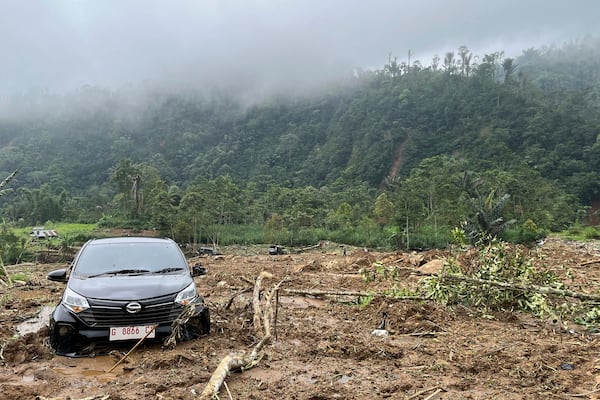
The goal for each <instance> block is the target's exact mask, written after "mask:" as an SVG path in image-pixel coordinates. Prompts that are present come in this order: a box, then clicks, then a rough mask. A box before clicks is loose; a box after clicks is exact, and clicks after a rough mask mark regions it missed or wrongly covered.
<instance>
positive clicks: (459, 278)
mask: <svg viewBox="0 0 600 400" xmlns="http://www.w3.org/2000/svg"><path fill="white" fill-rule="evenodd" d="M440 278H441V279H442V280H448V281H455V282H468V283H475V284H478V285H490V286H496V287H500V288H503V289H513V290H521V291H524V292H536V293H541V294H554V295H558V296H563V297H573V298H575V299H579V300H587V301H593V302H600V296H594V295H591V294H586V293H578V292H574V291H572V290H563V289H556V288H552V287H548V286H538V285H521V284H518V283H508V282H500V281H490V280H487V279H477V278H469V277H467V276H463V275H450V274H445V275H440Z"/></svg>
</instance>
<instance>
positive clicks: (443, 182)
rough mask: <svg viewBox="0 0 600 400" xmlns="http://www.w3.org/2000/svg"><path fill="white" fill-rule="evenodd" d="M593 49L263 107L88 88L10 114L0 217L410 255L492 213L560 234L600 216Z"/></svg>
mask: <svg viewBox="0 0 600 400" xmlns="http://www.w3.org/2000/svg"><path fill="white" fill-rule="evenodd" d="M599 44H600V42H599V40H597V39H592V38H590V39H586V40H583V41H581V42H577V43H569V44H565V45H563V46H561V47H548V48H542V49H528V50H526V51H524V52H523V54H522V56H520V57H518V58H516V59H512V58H505V57H504V56H503V54H502V53H493V54H486V55H483V56H481V57H480V56H478V55H474V54H472V53H471V52H470V51H469V50H468V48H466V47H465V46H461V47H460V48H459V49H458V50H457V51H456V52H448V53H447V54H445V55H444V57H443V59H440V58H439V57H437V56H436V57H435V58H434V60H432V62H431V64H430V65H429V66H424V65H423V64H422V63H420V62H419V61H416V62H413V63H411V64H410V65H409V64H408V63H405V62H401V61H398V59H397V58H393V57H390V58H389V60H388V62H387V63H386V64H385V65H384V66H383V68H381V69H379V70H373V71H357V72H356V73H355V74H354V75H353V76H352V77H351V78H349V79H346V80H345V81H344V82H343V83H337V84H334V85H331V86H328V87H325V88H323V89H322V91H320V92H318V93H313V94H312V95H310V96H309V95H304V96H302V97H285V96H279V97H277V98H271V99H270V100H268V101H263V102H260V103H256V104H252V105H242V104H240V102H238V101H236V99H235V97H234V96H232V95H231V94H223V93H218V92H215V91H210V92H206V93H198V92H193V91H187V92H181V91H180V92H177V93H173V92H165V91H158V90H156V91H139V90H134V89H133V88H130V89H123V90H120V91H108V90H104V89H99V88H93V87H84V88H81V90H79V91H78V92H77V93H74V94H70V95H62V96H58V95H53V94H48V93H29V94H23V95H20V96H15V97H12V98H4V99H0V105H3V107H2V110H3V111H1V112H0V173H1V174H3V175H4V176H7V175H9V174H10V173H11V172H12V171H14V170H18V174H17V175H16V177H15V179H14V181H13V183H12V184H13V186H15V188H16V190H15V191H14V192H13V193H12V194H11V195H7V196H4V197H3V198H2V199H1V201H2V202H1V203H0V206H1V207H2V210H3V215H4V216H5V218H7V219H8V220H14V221H21V223H26V224H34V223H43V222H45V221H47V220H61V219H72V220H85V221H95V220H97V219H99V218H102V217H104V218H107V216H110V217H111V218H114V217H115V216H119V215H120V216H121V217H122V218H125V217H126V218H130V219H137V220H140V221H145V223H146V224H149V225H153V226H159V227H160V228H161V229H166V230H167V231H168V230H169V229H170V230H171V232H170V233H174V229H175V228H174V227H175V226H176V225H177V224H178V223H179V224H180V225H183V222H182V221H185V220H187V221H188V222H189V221H190V219H189V218H190V216H191V215H196V217H197V218H200V217H198V215H200V214H203V216H202V218H200V219H197V218H196V217H195V218H196V219H197V220H196V219H195V221H196V222H194V224H193V225H194V226H197V227H196V228H193V229H191V230H189V229H188V231H189V232H187V231H186V232H187V233H186V234H187V235H188V237H189V235H192V236H194V237H196V235H200V236H202V235H203V234H202V233H199V229H200V226H201V225H203V224H204V225H209V224H230V223H256V224H261V225H264V226H266V227H269V226H271V227H273V226H275V227H276V226H282V227H286V228H287V229H291V230H293V229H297V230H299V229H301V228H302V227H305V226H313V227H314V226H317V227H318V226H322V227H324V228H328V229H332V230H335V229H358V228H357V227H359V226H360V227H362V228H360V229H362V230H365V229H366V230H371V229H373V230H382V229H383V230H385V229H386V227H387V228H390V226H393V227H394V229H392V231H393V232H395V233H394V234H395V235H396V240H397V241H398V242H400V241H403V243H405V244H407V243H408V239H407V237H408V236H409V232H424V231H426V230H428V229H433V231H435V232H434V233H435V235H437V231H438V227H445V228H444V229H445V231H444V232H446V233H447V232H448V231H449V229H451V228H452V227H457V226H463V227H466V226H467V225H468V224H469V223H471V224H475V225H478V226H479V228H481V226H482V225H483V226H485V222H486V221H485V219H486V218H488V219H490V218H492V217H493V214H494V213H497V214H498V215H497V217H498V218H500V217H502V220H503V221H505V222H506V221H509V220H514V221H515V225H514V226H520V227H523V226H524V224H525V223H526V222H530V224H529V225H528V226H529V227H530V228H531V226H532V225H531V224H533V226H535V227H536V229H559V228H561V227H564V226H565V225H566V224H569V223H572V222H574V221H575V220H576V218H577V217H578V216H580V211H581V210H582V209H583V208H584V207H585V206H589V205H591V204H592V203H593V202H594V201H598V199H600V172H599V171H600V51H599V50H598V49H600V46H599ZM135 176H139V179H138V181H137V182H138V183H137V185H138V187H137V189H136V187H135V185H136V184H135V183H134V182H135V179H133V178H132V177H135ZM133 192H136V193H133ZM134 194H135V196H134ZM382 195H385V197H384V198H382V197H381V196H382ZM136 196H137V198H136ZM217 199H219V201H217ZM203 207H204V208H203ZM207 208H211V209H210V210H209V211H203V210H206V209H207ZM185 210H187V211H185ZM186 213H187V214H186ZM184 214H186V215H187V216H186V217H185V218H184V217H183V216H182V215H184ZM204 214H205V215H204ZM169 215H171V216H170V217H169ZM177 215H179V216H177ZM279 218H280V219H281V221H280V222H278V219H279ZM478 218H479V223H477V219H478ZM498 218H494V220H497V219H498ZM167 220H168V221H167ZM169 221H170V222H169ZM469 221H470V222H469ZM487 222H489V223H491V222H493V220H490V221H487ZM278 223H279V225H278ZM157 224H158V225H157ZM269 224H271V225H269ZM461 224H462V225H461ZM188 225H189V224H188ZM290 227H291V228H290ZM167 228H168V229H167ZM488 228H489V226H488ZM181 229H183V228H181ZM440 229H441V228H440Z"/></svg>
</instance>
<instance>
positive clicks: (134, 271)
mask: <svg viewBox="0 0 600 400" xmlns="http://www.w3.org/2000/svg"><path fill="white" fill-rule="evenodd" d="M146 272H150V271H148V270H147V269H132V268H128V269H117V270H114V271H106V272H102V273H100V274H94V275H89V276H88V278H96V277H97V276H104V275H129V274H143V273H146Z"/></svg>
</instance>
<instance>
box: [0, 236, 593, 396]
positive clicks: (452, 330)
mask: <svg viewBox="0 0 600 400" xmlns="http://www.w3.org/2000/svg"><path fill="white" fill-rule="evenodd" d="M267 250H268V249H267V246H263V247H260V248H242V247H238V248H233V247H232V248H226V249H221V251H222V252H223V255H219V256H202V257H195V258H190V264H191V265H194V264H198V263H201V264H202V265H203V266H204V267H205V268H206V271H207V274H206V275H203V276H199V277H197V278H196V283H197V286H198V289H199V292H200V293H201V294H202V295H203V296H204V297H205V300H206V302H207V303H208V305H209V307H210V311H211V322H212V329H211V333H210V334H209V335H207V336H203V337H200V338H198V339H194V340H191V341H187V342H183V343H180V344H178V345H177V346H176V347H175V348H174V349H165V348H162V347H161V344H160V343H154V344H152V343H149V344H142V345H141V346H140V347H138V348H137V349H136V350H135V351H133V352H132V353H131V355H130V356H129V357H128V358H127V359H126V360H125V362H123V363H122V364H120V365H119V366H117V367H116V368H114V369H113V370H112V371H110V372H109V370H111V368H112V367H113V366H114V364H115V363H116V362H117V361H118V360H119V359H120V358H121V357H122V356H123V354H124V353H126V352H127V351H128V350H130V349H131V347H132V346H133V343H127V344H126V345H125V346H118V347H117V346H115V347H114V348H113V349H110V351H109V352H104V353H98V354H94V355H93V356H92V355H90V356H89V357H80V358H70V357H64V356H58V355H55V354H54V353H53V352H52V350H51V348H50V347H49V346H48V344H47V334H48V329H47V326H46V323H45V322H44V318H43V316H44V315H47V314H48V311H49V310H51V309H52V307H53V306H54V305H56V304H57V302H58V300H59V299H60V297H61V294H62V290H63V288H64V285H62V284H60V283H57V282H51V281H49V280H47V279H46V278H45V275H46V274H47V273H48V272H49V271H51V270H54V269H57V268H60V267H64V265H61V264H37V265H35V264H20V265H14V266H7V267H6V269H7V271H8V273H9V274H10V275H14V274H19V276H22V277H27V278H26V279H24V280H23V281H20V282H16V283H15V284H14V285H12V286H11V287H7V286H4V285H2V286H0V321H1V325H0V344H1V345H2V349H1V353H0V356H1V358H0V361H1V367H0V391H1V395H0V397H1V398H3V399H35V398H37V399H84V398H86V399H90V398H91V399H113V400H119V399H120V400H126V399H127V400H129V399H131V400H133V399H135V400H138V399H147V398H152V399H194V398H197V397H198V396H199V394H200V393H201V392H202V390H203V388H204V387H205V386H206V383H207V382H208V380H209V378H210V376H211V374H212V372H213V371H214V370H215V368H216V367H217V365H218V364H219V362H220V361H221V360H222V359H223V357H225V356H226V355H227V354H229V353H231V352H233V351H240V350H245V351H251V349H252V348H253V346H254V345H255V344H256V343H257V341H258V339H259V338H257V337H256V336H255V333H254V330H253V327H252V325H253V322H252V316H253V312H252V289H253V282H254V280H255V279H256V277H257V276H258V275H259V274H260V272H261V271H268V272H270V273H271V274H272V275H273V277H272V278H271V279H267V280H265V281H264V282H263V287H264V288H265V289H269V288H271V287H273V286H274V285H275V284H277V283H279V282H280V281H282V280H285V281H284V282H283V283H282V285H281V290H280V291H279V297H278V301H277V307H276V312H277V313H276V319H275V321H274V324H273V328H272V329H273V334H274V338H273V341H272V342H270V343H268V344H267V345H266V346H265V347H264V349H263V356H262V358H260V360H259V362H258V363H257V364H256V365H255V366H254V367H252V368H250V369H247V370H244V371H242V372H240V371H237V372H232V373H231V374H230V375H229V376H228V377H227V378H226V380H225V383H226V385H224V386H223V387H222V389H221V392H220V395H219V397H220V398H221V399H225V398H234V399H311V400H320V399H385V398H390V399H406V400H408V399H411V400H414V399H492V398H496V399H547V398H557V399H598V398H600V337H599V335H598V333H596V332H595V331H593V330H592V331H590V330H588V329H586V328H585V327H583V326H580V325H576V324H574V323H572V322H569V321H555V320H544V319H539V318H536V317H534V316H532V315H530V314H527V313H521V312H501V313H495V314H494V315H493V316H482V315H481V313H478V312H476V311H474V310H470V309H467V308H465V307H460V306H455V307H444V306H441V305H438V304H436V303H434V302H431V301H416V300H394V299H390V298H381V297H379V298H378V297H376V298H374V299H365V298H364V297H363V298H357V297H356V296H353V295H343V293H346V292H377V293H381V292H383V291H384V290H386V289H391V288H392V286H393V285H394V282H395V283H396V285H397V286H399V289H402V288H407V289H413V290H414V288H416V287H417V284H418V281H419V280H420V279H422V278H423V276H422V273H423V272H424V271H425V270H428V268H432V266H433V268H434V269H435V266H436V264H435V263H433V264H432V263H430V264H426V263H427V262H429V261H432V260H436V259H441V258H443V257H444V256H446V255H447V254H446V253H445V252H443V251H425V252H421V253H410V254H409V253H402V252H395V253H378V252H374V251H366V250H364V249H356V248H350V247H347V248H346V250H347V255H346V256H344V255H343V248H342V247H340V246H337V245H334V244H327V243H324V244H323V246H321V247H319V248H316V249H312V250H310V251H304V252H300V253H290V254H284V255H275V256H270V255H268V252H267ZM529 251H530V252H531V256H533V257H535V260H536V261H535V262H536V265H537V266H538V267H539V268H546V269H548V270H552V271H553V272H554V273H556V274H558V275H559V276H561V278H562V279H563V281H564V282H565V284H566V288H567V289H570V290H574V291H577V292H582V293H588V294H598V286H599V285H600V262H599V261H598V260H599V259H600V242H586V243H575V242H566V241H563V240H559V239H549V240H547V241H546V242H545V243H544V244H543V245H541V246H537V247H535V248H533V249H530V250H529ZM594 260H596V261H595V262H590V261H594ZM378 261H380V262H383V264H384V265H394V266H399V267H402V268H401V269H399V271H401V272H400V276H397V277H396V278H397V279H396V280H395V281H394V280H393V279H392V278H388V279H376V280H375V281H370V282H367V281H365V280H364V279H363V276H362V275H361V273H360V272H361V270H364V269H369V268H373V265H374V263H376V262H378ZM286 290H288V291H286ZM290 290H293V291H294V292H290ZM319 290H320V291H323V292H329V293H334V294H329V295H322V294H321V295H308V294H305V293H299V292H309V291H313V293H314V292H315V291H319ZM335 293H338V294H335ZM384 312H385V313H387V324H386V328H387V329H386V330H387V335H383V336H379V335H376V334H374V332H373V331H374V330H375V329H376V328H378V325H379V324H380V322H381V321H382V318H383V313H384ZM36 318H38V319H36Z"/></svg>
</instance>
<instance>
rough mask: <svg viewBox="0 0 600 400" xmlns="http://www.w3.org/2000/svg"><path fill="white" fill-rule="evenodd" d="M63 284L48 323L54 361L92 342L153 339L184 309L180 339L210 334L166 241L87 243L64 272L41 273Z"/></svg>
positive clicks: (182, 264) (188, 276)
mask: <svg viewBox="0 0 600 400" xmlns="http://www.w3.org/2000/svg"><path fill="white" fill-rule="evenodd" d="M48 279H50V280H53V281H60V282H66V284H67V285H66V288H65V291H64V294H63V297H62V299H61V301H60V304H59V305H58V306H57V307H56V309H55V310H54V312H53V313H52V315H51V318H50V343H51V345H52V347H53V348H54V350H55V351H56V352H57V353H59V354H68V353H73V352H78V351H80V350H81V349H82V348H84V347H86V346H87V345H89V344H90V343H91V342H120V341H128V340H139V339H140V338H142V337H146V338H147V339H149V340H152V339H154V340H159V339H161V338H164V337H166V336H168V335H169V334H170V333H171V331H172V323H173V321H174V320H176V319H177V318H178V317H179V316H180V314H181V313H182V311H183V310H184V309H185V307H186V306H189V309H190V310H192V311H193V312H192V316H191V317H190V319H189V320H188V322H187V324H186V325H185V327H184V330H183V336H184V339H191V338H195V337H198V336H200V335H204V334H208V333H209V331H210V316H209V310H208V308H207V307H206V306H205V304H204V301H203V299H202V297H200V296H199V295H198V293H197V291H196V285H195V283H194V279H193V276H192V273H191V271H190V268H189V265H188V263H187V260H186V258H185V256H184V255H183V253H182V252H181V250H180V249H179V246H178V245H177V244H176V243H175V242H174V241H172V240H170V239H158V238H145V237H119V238H108V239H95V240H91V241H89V242H87V243H86V244H85V245H83V247H82V248H81V250H79V252H78V253H77V255H76V256H75V259H74V261H73V263H72V264H71V267H70V269H69V270H67V269H60V270H56V271H52V272H50V273H49V274H48Z"/></svg>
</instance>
